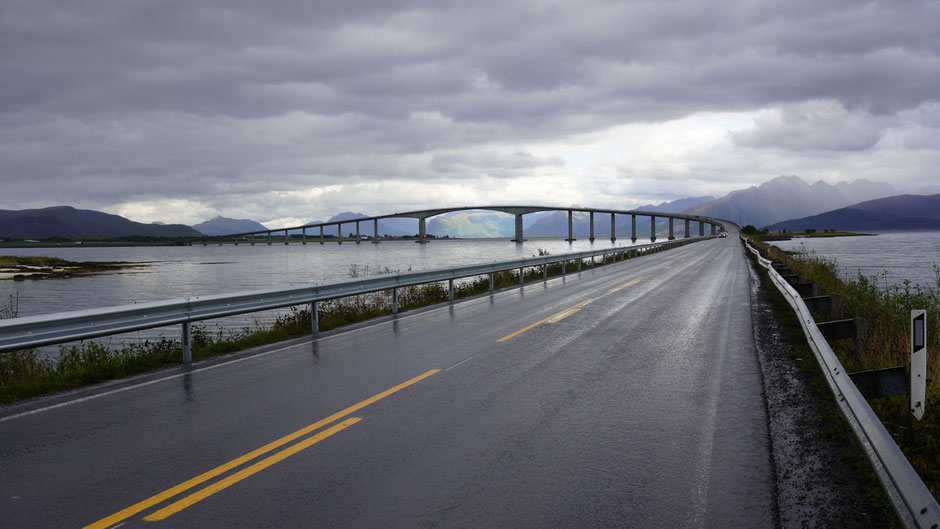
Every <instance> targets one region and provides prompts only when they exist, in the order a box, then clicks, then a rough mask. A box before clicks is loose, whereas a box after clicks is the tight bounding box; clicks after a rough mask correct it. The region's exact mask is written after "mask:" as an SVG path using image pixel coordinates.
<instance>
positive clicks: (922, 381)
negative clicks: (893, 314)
mask: <svg viewBox="0 0 940 529" xmlns="http://www.w3.org/2000/svg"><path fill="white" fill-rule="evenodd" d="M926 402H927V311H926V310H912V311H911V413H912V414H913V415H914V417H915V418H917V420H918V421H919V420H920V419H921V418H922V417H923V416H924V405H925V403H926Z"/></svg>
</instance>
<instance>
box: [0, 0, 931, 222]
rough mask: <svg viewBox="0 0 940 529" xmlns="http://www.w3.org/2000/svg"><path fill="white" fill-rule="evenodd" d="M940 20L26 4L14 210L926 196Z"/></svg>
mask: <svg viewBox="0 0 940 529" xmlns="http://www.w3.org/2000/svg"><path fill="white" fill-rule="evenodd" d="M346 4H350V5H346ZM936 20H940V4H937V3H936V2H928V1H924V2H919V1H906V2H871V3H864V4H862V3H858V2H849V1H845V2H840V1H835V2H827V3H825V4H819V3H818V2H810V1H807V0H795V1H793V2H787V3H785V4H784V3H779V2H722V3H720V4H715V3H714V2H704V1H701V2H699V1H679V2H669V3H662V2H627V3H620V2H606V1H605V2H590V3H584V2H550V3H549V2H512V3H509V4H507V3H505V2H499V3H497V2H488V1H481V2H473V3H466V2H440V1H435V2H422V1H395V0H392V1H383V2H368V1H367V2H354V3H327V2H291V3H271V2H254V1H239V2H221V1H216V0H207V1H205V2H199V3H197V4H192V3H184V2H175V1H169V2H159V3H154V2H139V1H134V2H127V1H100V2H94V3H84V2H66V1H39V0H28V1H21V0H9V1H7V2H4V3H3V5H0V50H2V51H0V71H3V72H4V74H3V75H2V76H0V183H2V185H3V187H4V189H5V190H6V192H5V193H3V195H2V198H0V208H8V209H19V208H22V207H40V206H47V205H54V204H71V205H76V206H80V207H91V208H95V209H102V210H106V211H112V212H119V213H122V214H125V215H127V216H130V217H131V218H133V219H134V220H141V221H151V220H163V221H167V222H187V223H195V222H198V221H200V220H204V219H205V218H209V217H211V216H214V215H216V214H223V215H226V216H230V217H236V218H244V217H250V218H254V219H257V220H260V221H262V222H266V223H273V224H277V223H278V222H288V221H290V220H292V219H301V220H308V219H312V218H319V217H326V216H330V215H332V214H333V213H335V212H337V211H339V210H357V211H362V212H365V213H370V214H371V213H386V212H390V211H395V210H403V209H411V208H418V207H425V206H444V205H454V204H468V203H476V204H485V203H498V202H527V203H532V202H539V203H548V204H570V203H572V202H580V203H583V204H586V205H594V206H611V207H614V206H616V207H629V206H633V205H638V204H641V203H646V202H650V201H653V200H669V199H675V198H679V197H682V196H695V195H704V194H713V195H716V196H717V195H721V194H723V193H725V192H727V191H730V190H732V189H735V188H737V187H741V186H742V185H753V184H757V183H760V182H761V181H764V180H767V179H769V178H772V177H774V176H777V175H779V174H799V175H800V176H801V177H803V178H804V179H806V180H815V179H820V178H821V179H825V180H828V181H837V180H843V179H849V180H851V179H854V178H860V177H865V178H869V179H873V180H884V181H889V182H891V183H893V184H895V185H896V186H897V187H898V188H899V189H904V190H911V191H916V190H918V189H920V188H921V187H923V186H925V185H928V184H931V183H932V182H933V181H935V180H936V173H935V171H934V170H933V169H932V168H933V167H937V166H940V155H938V150H940V133H938V131H940V107H938V98H940V95H938V94H940V93H938V92H937V90H936V87H937V86H940V39H938V38H937V32H936V22H935V21H936ZM931 179H932V180H931Z"/></svg>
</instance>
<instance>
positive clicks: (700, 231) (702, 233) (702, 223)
mask: <svg viewBox="0 0 940 529" xmlns="http://www.w3.org/2000/svg"><path fill="white" fill-rule="evenodd" d="M698 236H699V237H704V236H705V221H703V220H700V221H698Z"/></svg>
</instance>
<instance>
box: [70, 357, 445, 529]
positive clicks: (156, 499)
mask: <svg viewBox="0 0 940 529" xmlns="http://www.w3.org/2000/svg"><path fill="white" fill-rule="evenodd" d="M439 372H440V369H432V370H430V371H428V372H426V373H424V374H422V375H418V376H416V377H415V378H412V379H411V380H407V381H405V382H402V383H401V384H398V385H397V386H395V387H392V388H389V389H387V390H385V391H383V392H381V393H379V394H376V395H373V396H372V397H369V398H368V399H366V400H364V401H362V402H360V403H358V404H354V405H352V406H350V407H348V408H346V409H345V410H342V411H339V412H336V413H334V414H333V415H330V416H329V417H327V418H325V419H321V420H319V421H317V422H315V423H313V424H311V425H309V426H305V427H303V428H301V429H300V430H297V431H296V432H293V433H291V434H288V435H285V436H284V437H281V438H280V439H278V440H276V441H272V442H270V443H268V444H266V445H264V446H262V447H261V448H257V449H255V450H252V451H251V452H248V453H247V454H245V455H243V456H241V457H238V458H235V459H233V460H231V461H229V462H228V463H225V464H222V465H219V466H217V467H215V468H213V469H212V470H210V471H208V472H204V473H202V474H200V475H198V476H196V477H194V478H192V479H190V480H189V481H184V482H183V483H180V484H179V485H176V486H175V487H171V488H169V489H167V490H165V491H163V492H161V493H159V494H156V495H154V496H151V497H149V498H147V499H146V500H144V501H142V502H140V503H137V504H134V505H131V506H130V507H128V508H126V509H124V510H122V511H119V512H116V513H114V514H112V515H111V516H108V517H107V518H102V519H101V520H98V521H97V522H95V523H93V524H91V525H86V526H85V527H84V529H105V528H107V527H111V526H112V525H114V524H116V523H118V522H120V521H122V520H126V519H127V518H130V517H131V516H134V515H135V514H137V513H139V512H141V511H144V510H147V509H149V508H150V507H153V506H154V505H157V504H158V503H162V502H163V501H165V500H168V499H170V498H172V497H173V496H176V495H177V494H180V493H182V492H185V491H187V490H189V489H191V488H193V487H195V486H197V485H201V484H202V483H205V482H206V481H209V480H210V479H212V478H214V477H216V476H219V475H221V474H224V473H226V472H228V471H229V470H232V469H234V468H236V467H239V466H241V465H242V464H244V463H247V462H248V461H251V460H252V459H255V458H257V457H259V456H262V455H264V454H267V453H268V452H271V451H273V450H276V449H278V448H280V447H282V446H284V445H286V444H288V443H290V442H291V441H294V440H296V439H298V438H300V437H303V436H305V435H307V434H309V433H311V432H313V431H315V430H318V429H320V428H321V427H323V426H326V425H327V424H330V423H332V422H334V421H338V420H339V419H342V418H344V417H346V416H347V415H351V414H353V413H355V412H356V411H358V410H361V409H362V408H365V407H366V406H368V405H370V404H373V403H375V402H377V401H379V400H382V399H384V398H385V397H387V396H389V395H391V394H393V393H396V392H398V391H401V390H403V389H405V388H407V387H408V386H411V385H413V384H416V383H418V382H420V381H422V380H424V379H426V378H428V377H429V376H431V375H433V374H435V373H439ZM360 420H361V419H360V418H358V417H351V418H349V419H346V420H345V421H343V422H341V423H339V424H336V425H333V426H331V427H330V428H327V429H326V430H323V431H322V432H320V433H318V434H316V435H313V436H311V437H309V438H307V439H304V440H303V441H300V442H299V443H296V444H294V445H292V446H290V447H288V448H285V449H284V450H281V451H280V452H277V453H275V454H274V455H271V456H268V457H266V458H264V459H262V460H261V461H258V462H257V463H255V464H253V465H251V466H249V467H246V468H244V469H242V470H240V471H238V472H236V473H234V474H232V475H230V476H228V477H226V478H224V479H222V480H219V481H217V482H215V483H213V484H211V485H209V486H207V487H204V488H202V489H200V490H199V491H197V492H194V493H192V494H190V495H189V496H186V497H185V498H182V499H180V500H178V501H176V502H174V503H172V504H170V505H168V506H166V507H164V508H162V509H160V510H158V511H156V512H154V513H153V514H150V515H148V516H146V517H144V519H145V520H147V521H150V522H155V521H159V520H163V519H164V518H166V517H168V516H170V515H172V514H175V513H177V512H179V511H181V510H183V509H185V508H186V507H189V506H190V505H193V504H195V503H197V502H199V501H202V500H204V499H206V498H208V497H209V496H211V495H213V494H215V493H216V492H219V491H221V490H224V489H226V488H228V487H230V486H232V485H234V484H235V483H238V482H239V481H241V480H243V479H245V478H247V477H249V476H251V475H253V474H256V473H257V472H260V471H261V470H264V469H265V468H268V467H269V466H271V465H273V464H275V463H277V462H279V461H283V460H284V459H286V458H288V457H290V456H292V455H294V454H296V453H298V452H300V451H301V450H304V449H306V448H309V447H311V446H313V445H315V444H317V443H319V442H320V441H322V440H324V439H326V438H327V437H330V436H331V435H333V434H335V433H338V432H341V431H343V430H345V429H346V428H348V427H350V426H352V425H353V424H356V423H357V422H359V421H360Z"/></svg>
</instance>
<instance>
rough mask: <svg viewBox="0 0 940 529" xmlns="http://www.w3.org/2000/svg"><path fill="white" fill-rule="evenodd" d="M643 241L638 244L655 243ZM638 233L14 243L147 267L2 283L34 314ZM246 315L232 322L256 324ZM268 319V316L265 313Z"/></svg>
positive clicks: (504, 255) (438, 263)
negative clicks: (519, 238)
mask: <svg viewBox="0 0 940 529" xmlns="http://www.w3.org/2000/svg"><path fill="white" fill-rule="evenodd" d="M649 242H650V241H649V239H638V240H637V244H648V243H649ZM628 246H631V242H630V239H618V240H617V241H616V242H615V243H611V242H610V240H609V239H606V238H605V239H601V238H598V239H595V241H594V242H593V243H591V242H589V241H588V240H587V238H582V239H579V240H577V241H575V242H572V243H568V242H565V241H562V240H558V239H531V240H529V241H527V242H525V243H523V244H516V243H513V242H511V241H509V240H506V239H462V240H435V241H431V242H429V243H428V244H416V243H415V242H413V241H383V242H381V243H380V244H372V243H369V242H366V241H364V242H362V244H355V242H346V243H343V244H341V245H340V244H336V243H326V244H323V245H321V244H319V243H308V244H307V245H302V244H300V243H291V244H289V245H285V244H283V243H282V244H272V245H270V246H269V245H267V244H257V245H255V246H251V245H247V244H241V245H239V246H234V245H225V246H217V245H216V246H211V245H210V246H201V245H199V246H146V247H116V248H81V247H62V248H10V249H4V250H2V252H3V253H5V254H9V255H33V256H48V257H61V258H63V259H67V260H69V261H125V262H135V263H143V264H145V265H146V266H143V267H141V268H132V269H128V270H121V271H119V272H115V273H106V274H97V275H92V276H86V277H73V278H67V279H43V280H25V281H0V296H2V299H0V301H5V300H6V299H8V296H9V295H11V294H14V295H17V296H18V298H19V307H18V308H19V315H20V316H31V315H36V314H48V313H53V312H62V311H70V310H79V309H88V308H95V307H106V306H113V305H125V304H132V303H141V302H145V301H156V300H164V299H173V298H182V297H192V296H204V295H209V294H223V293H230V292H238V291H244V290H257V289H266V288H276V287H286V286H292V285H295V286H300V285H304V284H311V283H324V282H327V281H335V280H340V279H346V278H349V277H350V269H351V268H352V267H353V266H355V267H356V268H357V269H358V270H359V271H360V273H361V274H362V275H373V274H375V273H377V271H379V270H384V269H386V268H388V269H389V270H391V271H401V272H406V271H408V270H423V269H430V268H442V267H448V266H462V265H466V264H474V263H485V262H493V261H504V260H509V259H519V258H523V257H531V256H533V255H538V253H539V249H543V250H545V251H548V252H550V253H551V254H553V255H557V254H562V253H567V252H578V251H587V250H590V249H601V248H609V247H610V248H612V247H628ZM256 318H257V317H256V316H253V315H250V314H249V315H246V316H244V317H242V318H240V319H239V318H234V319H231V320H230V321H229V323H230V324H233V325H238V326H241V325H244V324H245V323H246V322H247V323H251V322H253V321H254V320H255V319H256ZM260 319H262V320H264V319H265V318H260Z"/></svg>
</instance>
